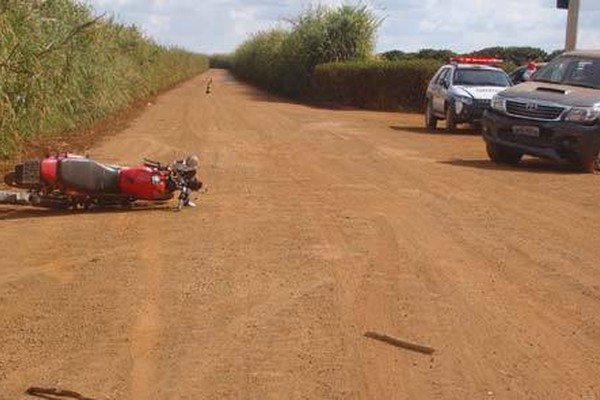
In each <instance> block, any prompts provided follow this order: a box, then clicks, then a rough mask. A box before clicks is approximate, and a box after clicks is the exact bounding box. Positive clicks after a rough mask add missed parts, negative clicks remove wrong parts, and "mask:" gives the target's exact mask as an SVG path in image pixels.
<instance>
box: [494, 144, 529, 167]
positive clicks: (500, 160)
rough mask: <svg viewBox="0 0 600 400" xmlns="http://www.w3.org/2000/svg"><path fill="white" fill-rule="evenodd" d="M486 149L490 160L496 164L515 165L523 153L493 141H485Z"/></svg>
mask: <svg viewBox="0 0 600 400" xmlns="http://www.w3.org/2000/svg"><path fill="white" fill-rule="evenodd" d="M486 150H487V154H488V156H489V157H490V160H492V161H493V162H495V163H497V164H508V165H516V164H518V163H519V161H521V158H523V153H521V152H518V151H516V150H513V149H509V148H507V147H504V146H501V145H498V144H494V143H487V145H486Z"/></svg>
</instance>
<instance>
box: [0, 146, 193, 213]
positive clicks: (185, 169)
mask: <svg viewBox="0 0 600 400" xmlns="http://www.w3.org/2000/svg"><path fill="white" fill-rule="evenodd" d="M197 168H198V157H197V156H195V155H194V156H190V157H188V158H186V159H185V160H177V161H174V162H172V163H171V164H168V165H165V164H161V163H160V162H156V161H152V160H148V159H144V163H143V165H140V166H137V167H119V166H112V165H106V164H101V163H99V162H97V161H94V160H92V159H89V158H87V157H82V156H77V155H74V154H60V155H57V156H52V157H47V158H44V159H41V160H32V161H27V162H24V163H23V164H18V165H16V166H15V167H14V170H13V171H11V172H9V173H8V174H6V175H5V177H4V182H5V183H6V184H7V185H9V186H11V187H16V188H20V189H27V190H28V192H26V193H23V192H21V193H19V192H0V203H10V204H28V205H33V206H38V207H48V208H59V209H68V208H73V209H78V208H83V209H88V208H90V207H111V206H130V205H133V203H135V202H136V201H138V200H146V201H161V202H162V201H167V200H171V199H172V198H173V197H175V193H176V192H177V191H179V196H178V204H177V208H178V209H179V210H181V209H182V208H183V207H184V206H193V205H194V203H192V202H191V200H190V196H191V194H192V192H194V191H198V190H200V188H201V187H202V182H200V181H199V180H198V179H197V178H196V170H197Z"/></svg>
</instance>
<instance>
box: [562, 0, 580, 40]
mask: <svg viewBox="0 0 600 400" xmlns="http://www.w3.org/2000/svg"><path fill="white" fill-rule="evenodd" d="M579 4H580V0H569V1H568V5H569V14H568V16H567V38H566V42H565V51H571V50H575V49H576V48H577V30H578V26H579Z"/></svg>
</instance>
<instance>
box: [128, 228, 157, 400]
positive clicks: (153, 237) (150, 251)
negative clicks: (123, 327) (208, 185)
mask: <svg viewBox="0 0 600 400" xmlns="http://www.w3.org/2000/svg"><path fill="white" fill-rule="evenodd" d="M142 236H143V238H144V239H143V241H144V243H143V245H142V248H143V249H144V250H143V251H141V252H140V253H139V254H138V256H139V264H138V271H137V274H138V284H139V285H140V287H141V288H143V289H142V294H141V299H140V305H139V307H138V311H137V318H136V321H135V323H134V325H133V331H132V334H131V337H132V349H131V351H132V357H133V366H132V371H131V398H132V399H148V400H151V399H154V398H156V392H155V388H156V382H157V367H156V363H155V351H156V349H157V347H158V341H159V332H160V329H161V323H160V309H159V302H160V297H161V289H160V282H161V280H162V277H161V275H162V268H161V266H162V265H164V264H162V262H161V257H160V255H159V254H157V252H156V249H159V248H160V245H161V244H160V240H159V238H158V235H157V234H156V233H155V231H154V230H145V231H144V232H143V233H142Z"/></svg>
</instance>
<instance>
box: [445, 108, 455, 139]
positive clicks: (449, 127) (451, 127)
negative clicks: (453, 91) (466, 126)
mask: <svg viewBox="0 0 600 400" xmlns="http://www.w3.org/2000/svg"><path fill="white" fill-rule="evenodd" d="M455 115H456V114H455V113H454V106H453V105H452V104H450V105H449V106H448V107H446V131H448V132H450V133H452V132H454V131H455V130H456V117H455Z"/></svg>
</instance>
